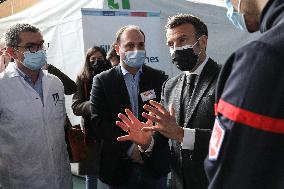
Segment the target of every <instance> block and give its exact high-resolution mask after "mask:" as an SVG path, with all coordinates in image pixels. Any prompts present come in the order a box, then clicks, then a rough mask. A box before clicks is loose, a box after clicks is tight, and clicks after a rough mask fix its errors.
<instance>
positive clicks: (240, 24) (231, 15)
mask: <svg viewBox="0 0 284 189" xmlns="http://www.w3.org/2000/svg"><path fill="white" fill-rule="evenodd" d="M225 2H226V7H227V17H228V19H229V20H230V21H231V22H232V23H233V24H234V26H235V27H236V28H238V29H240V30H243V31H246V32H247V31H248V29H247V26H246V22H245V18H244V14H242V13H240V5H241V0H239V4H238V11H237V12H236V11H235V10H234V7H233V5H232V2H231V0H226V1H225Z"/></svg>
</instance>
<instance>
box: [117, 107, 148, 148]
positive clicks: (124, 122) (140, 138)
mask: <svg viewBox="0 0 284 189" xmlns="http://www.w3.org/2000/svg"><path fill="white" fill-rule="evenodd" d="M125 113H126V115H127V116H125V115H124V114H121V113H120V114H118V117H119V118H120V119H121V121H117V122H116V125H117V126H119V127H120V128H122V129H123V130H124V131H126V132H128V135H125V136H121V137H118V138H117V140H118V141H132V142H134V143H136V144H138V145H141V146H142V148H144V149H147V148H148V147H149V145H150V143H151V136H152V131H142V130H141V129H142V128H143V127H151V126H152V125H153V122H152V121H150V120H148V121H147V122H146V123H144V122H140V121H139V120H138V119H137V118H136V117H135V116H134V115H133V113H132V112H131V111H130V110H129V109H126V110H125Z"/></svg>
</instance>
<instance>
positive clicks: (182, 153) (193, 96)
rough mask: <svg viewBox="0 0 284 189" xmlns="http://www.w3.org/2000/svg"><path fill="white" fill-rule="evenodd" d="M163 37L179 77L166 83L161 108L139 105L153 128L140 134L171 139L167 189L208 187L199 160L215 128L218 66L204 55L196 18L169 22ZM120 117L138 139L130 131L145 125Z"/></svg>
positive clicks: (179, 17)
mask: <svg viewBox="0 0 284 189" xmlns="http://www.w3.org/2000/svg"><path fill="white" fill-rule="evenodd" d="M166 37H167V44H168V46H169V48H170V53H171V57H172V61H173V63H174V64H175V65H176V66H177V67H178V68H179V69H180V70H181V71H183V72H182V73H180V74H179V75H177V76H176V77H173V78H171V79H169V80H167V81H166V82H165V84H164V85H163V91H162V97H161V104H159V103H157V102H155V101H150V104H151V106H149V105H145V106H144V108H145V109H146V110H147V111H149V112H150V114H146V113H143V116H144V117H146V118H148V119H149V120H151V121H154V122H155V123H156V126H153V127H148V128H147V127H146V128H143V131H145V132H146V131H147V132H149V131H158V132H159V133H161V134H162V135H163V136H165V137H167V138H169V139H172V140H171V150H172V153H171V154H172V162H171V168H172V178H171V187H170V188H176V189H200V188H207V186H208V181H207V178H206V175H205V172H204V167H203V161H204V159H205V157H206V155H207V152H208V146H209V139H210V135H211V129H212V127H213V123H214V94H215V83H216V80H217V76H218V73H219V71H220V66H219V65H218V64H217V63H216V62H214V61H213V60H212V59H211V58H209V57H208V56H207V55H206V46H207V38H208V31H207V27H206V25H205V24H204V23H203V22H202V21H201V20H200V19H199V18H197V17H194V16H192V15H189V14H179V15H176V16H173V17H171V18H169V20H168V23H167V26H166ZM168 108H169V109H168ZM120 118H121V119H122V122H118V123H117V125H118V126H120V127H122V128H124V129H126V130H128V131H130V132H129V133H130V135H134V136H135V135H139V130H133V129H132V127H133V126H135V127H139V128H142V127H145V124H144V123H140V122H139V121H138V120H135V119H132V117H131V113H128V118H129V119H130V120H131V121H132V123H133V124H132V123H130V122H129V121H128V120H127V119H126V117H125V116H120ZM136 131H137V132H136ZM134 132H135V133H134ZM141 133H142V134H143V132H140V134H141ZM119 140H121V138H119ZM122 140H132V141H134V142H135V143H137V144H140V145H141V146H142V147H143V148H144V149H146V148H148V147H149V146H150V143H149V142H148V143H147V140H145V138H144V139H143V140H139V137H131V136H130V137H126V138H125V137H123V138H122ZM153 142H154V145H153V148H155V146H156V145H160V141H159V140H155V139H154V141H152V143H153ZM147 150H148V151H151V150H150V149H149V148H148V149H147ZM152 153H156V152H155V151H154V150H153V151H152Z"/></svg>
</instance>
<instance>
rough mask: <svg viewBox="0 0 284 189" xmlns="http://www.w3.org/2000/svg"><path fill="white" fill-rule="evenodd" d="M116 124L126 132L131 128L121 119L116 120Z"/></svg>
mask: <svg viewBox="0 0 284 189" xmlns="http://www.w3.org/2000/svg"><path fill="white" fill-rule="evenodd" d="M115 124H116V125H117V126H119V127H120V128H121V129H122V130H124V131H125V132H127V131H128V130H129V127H128V126H127V125H125V124H124V123H122V122H121V121H116V122H115Z"/></svg>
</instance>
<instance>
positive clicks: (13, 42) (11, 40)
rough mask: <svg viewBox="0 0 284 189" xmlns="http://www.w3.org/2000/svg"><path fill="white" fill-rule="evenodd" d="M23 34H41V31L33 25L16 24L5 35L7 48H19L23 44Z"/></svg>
mask: <svg viewBox="0 0 284 189" xmlns="http://www.w3.org/2000/svg"><path fill="white" fill-rule="evenodd" d="M22 32H34V33H37V32H40V30H39V29H38V28H37V27H35V26H33V25H31V24H16V25H13V26H11V27H10V28H9V29H8V31H7V32H6V33H5V41H6V46H7V47H17V46H18V45H19V44H20V43H21V39H20V34H21V33H22Z"/></svg>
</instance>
